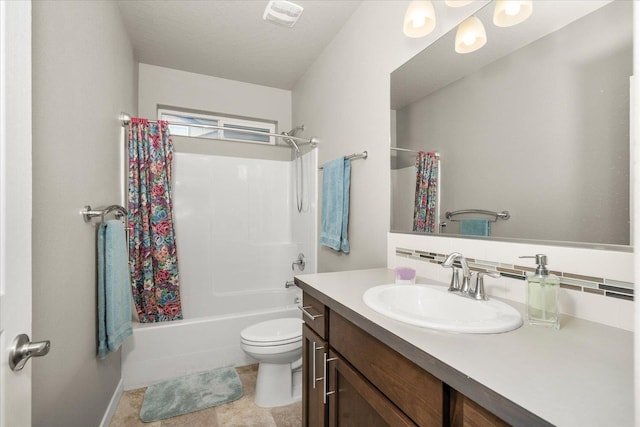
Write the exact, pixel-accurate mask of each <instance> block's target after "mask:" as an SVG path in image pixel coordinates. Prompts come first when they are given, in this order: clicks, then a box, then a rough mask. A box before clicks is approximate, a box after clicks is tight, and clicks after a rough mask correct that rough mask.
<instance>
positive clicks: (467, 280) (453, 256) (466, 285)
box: [442, 252, 471, 294]
mask: <svg viewBox="0 0 640 427" xmlns="http://www.w3.org/2000/svg"><path fill="white" fill-rule="evenodd" d="M456 260H457V261H460V265H461V266H462V286H460V283H459V280H458V270H456V267H455V265H453V263H454V262H456ZM442 266H443V267H444V268H451V269H453V275H452V277H451V285H450V286H449V291H451V292H453V291H459V292H462V293H465V294H468V293H469V292H470V289H471V270H470V269H469V264H468V263H467V259H466V258H465V257H464V255H462V254H461V253H460V252H453V253H450V254H449V256H447V258H446V259H445V260H444V261H443V262H442Z"/></svg>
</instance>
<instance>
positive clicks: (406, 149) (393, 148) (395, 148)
mask: <svg viewBox="0 0 640 427" xmlns="http://www.w3.org/2000/svg"><path fill="white" fill-rule="evenodd" d="M389 149H390V150H393V151H402V152H403V153H414V154H418V153H420V152H419V151H417V150H409V149H408V148H400V147H389ZM433 154H435V155H436V158H438V159H439V158H440V153H438V152H437V151H436V152H434V153H433Z"/></svg>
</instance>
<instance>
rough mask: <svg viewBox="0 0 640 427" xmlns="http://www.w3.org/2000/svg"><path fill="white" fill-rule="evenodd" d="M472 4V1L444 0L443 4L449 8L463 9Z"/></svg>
mask: <svg viewBox="0 0 640 427" xmlns="http://www.w3.org/2000/svg"><path fill="white" fill-rule="evenodd" d="M471 3H473V0H444V4H446V5H447V6H449V7H463V6H466V5H468V4H471Z"/></svg>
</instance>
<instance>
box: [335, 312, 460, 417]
mask: <svg viewBox="0 0 640 427" xmlns="http://www.w3.org/2000/svg"><path fill="white" fill-rule="evenodd" d="M329 323H330V326H329V329H330V331H331V339H330V343H329V344H330V345H331V347H332V348H334V349H335V350H336V351H337V352H338V353H340V354H341V355H342V356H343V357H344V358H345V359H346V360H348V361H349V363H351V365H353V367H354V368H356V369H357V370H358V371H359V372H361V373H362V375H363V376H364V377H366V378H367V379H368V380H369V381H370V382H371V383H372V384H373V385H374V386H375V387H376V388H377V389H378V390H380V391H381V392H382V393H383V394H384V395H386V396H387V398H389V399H390V400H391V401H392V402H393V403H394V404H395V405H396V406H398V407H399V408H400V409H401V410H402V411H404V413H405V414H407V415H408V416H409V417H410V418H411V419H412V420H413V421H414V422H415V423H416V424H418V425H420V426H438V425H448V421H449V420H448V417H449V414H446V418H447V419H446V420H445V414H444V410H443V401H444V400H443V384H442V382H441V381H440V380H438V379H437V378H436V377H434V376H433V375H431V374H429V373H428V372H426V371H425V370H423V369H422V368H421V367H419V366H418V365H416V364H414V363H413V362H411V361H410V360H409V359H407V358H405V357H403V356H401V355H400V354H398V353H397V352H395V351H394V350H392V349H391V348H389V347H387V346H386V345H385V344H383V343H381V342H380V341H378V340H377V339H375V338H374V337H372V336H371V335H369V334H368V333H366V332H364V331H363V330H361V329H360V328H358V327H357V326H354V325H353V324H352V323H350V322H349V321H347V320H346V319H344V318H343V317H341V316H339V315H337V314H336V313H335V312H332V313H331V317H330V319H329Z"/></svg>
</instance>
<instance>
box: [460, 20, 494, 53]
mask: <svg viewBox="0 0 640 427" xmlns="http://www.w3.org/2000/svg"><path fill="white" fill-rule="evenodd" d="M485 44H487V33H486V31H485V30H484V25H482V21H480V20H479V19H478V18H476V17H475V16H470V17H468V18H467V19H465V20H464V21H462V23H461V24H460V25H459V26H458V31H457V32H456V52H458V53H471V52H474V51H476V50H478V49H480V48H481V47H482V46H484V45H485Z"/></svg>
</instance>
